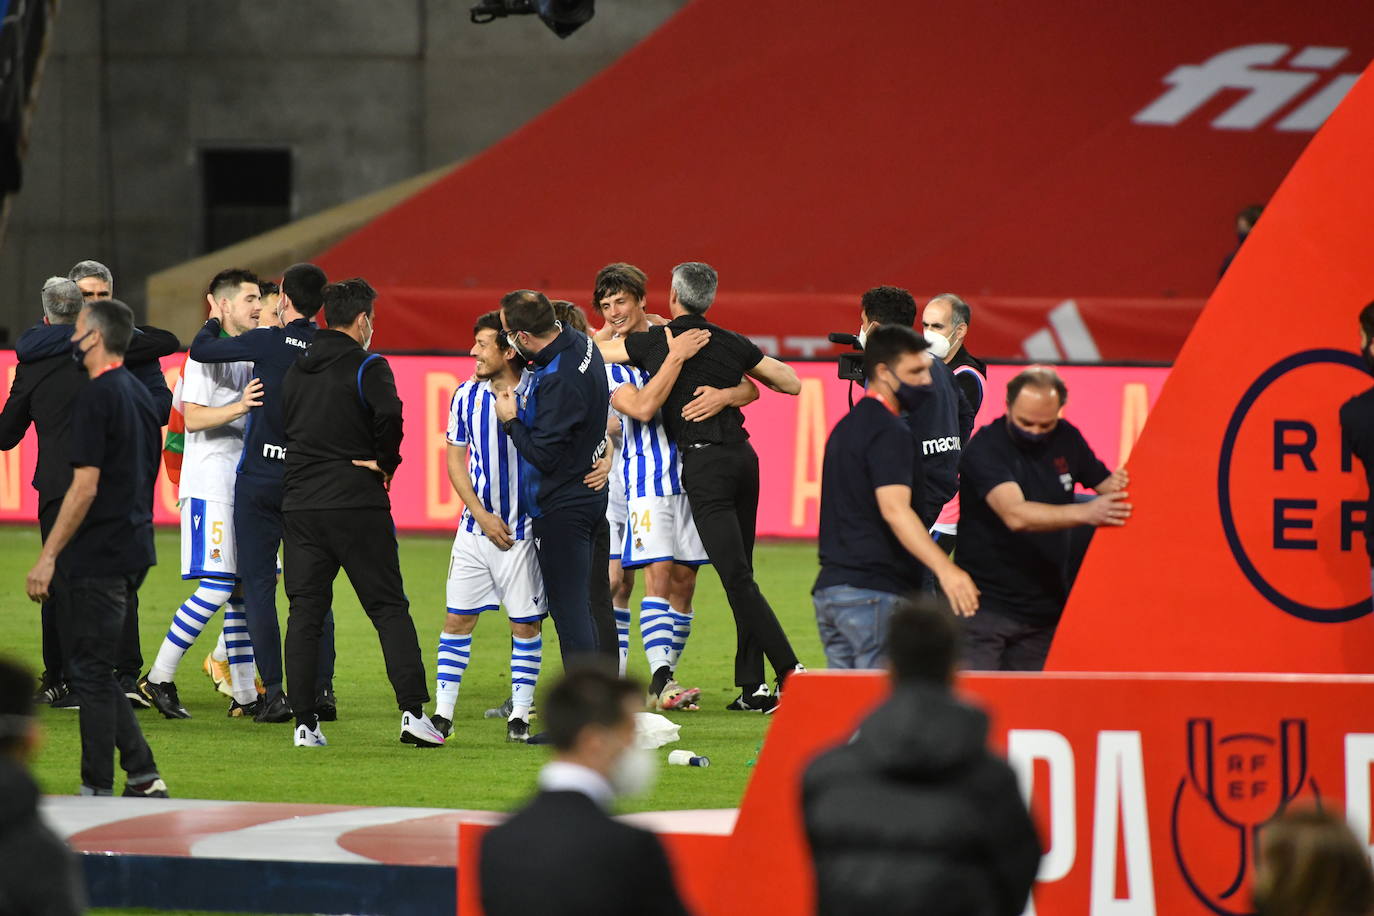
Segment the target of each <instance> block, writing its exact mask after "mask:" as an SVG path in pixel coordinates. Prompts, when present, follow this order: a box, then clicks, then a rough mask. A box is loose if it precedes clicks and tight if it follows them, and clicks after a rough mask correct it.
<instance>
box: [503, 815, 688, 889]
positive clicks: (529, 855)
mask: <svg viewBox="0 0 1374 916" xmlns="http://www.w3.org/2000/svg"><path fill="white" fill-rule="evenodd" d="M481 863H482V864H481V878H482V907H483V909H485V910H486V912H487V914H488V916H535V914H538V916H583V914H586V916H617V914H625V916H631V914H645V916H652V914H664V916H682V914H685V913H686V912H687V911H686V909H685V908H684V907H683V905H682V901H681V900H680V899H679V898H678V895H677V888H676V886H675V885H674V884H673V875H672V871H671V870H670V869H669V868H668V859H667V857H666V856H665V855H664V853H663V847H662V846H660V845H659V842H658V839H657V838H656V837H655V836H654V835H653V834H651V833H646V832H645V831H643V830H637V829H635V828H634V827H630V826H628V825H626V824H622V823H620V822H619V821H616V820H613V819H612V818H611V817H609V816H608V815H607V814H606V813H605V812H604V811H602V810H601V808H599V807H598V806H597V804H596V802H594V801H592V800H591V799H590V798H588V797H587V796H585V795H583V794H582V793H581V792H540V793H539V794H538V795H536V796H535V797H534V800H533V801H532V802H530V804H529V805H528V806H527V807H526V808H525V809H524V810H523V811H520V812H519V813H518V814H516V815H515V816H514V817H512V818H511V819H510V820H508V821H506V823H504V824H502V825H501V826H500V827H497V828H495V829H493V830H492V831H491V832H490V833H488V834H487V836H486V839H485V840H484V841H483V843H482V856H481Z"/></svg>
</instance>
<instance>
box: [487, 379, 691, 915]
mask: <svg viewBox="0 0 1374 916" xmlns="http://www.w3.org/2000/svg"><path fill="white" fill-rule="evenodd" d="M603 375H604V373H603ZM643 702H644V689H643V688H642V687H641V686H640V685H638V684H636V683H634V682H632V681H627V680H623V679H621V678H617V677H614V676H612V675H610V674H607V673H605V672H602V671H597V670H594V669H585V668H584V669H581V670H578V671H574V672H573V673H572V674H569V675H567V676H566V677H564V678H563V680H562V681H560V682H559V683H558V684H557V685H556V686H555V687H554V688H553V689H552V690H550V691H549V694H548V696H547V697H546V698H545V700H544V702H543V716H544V721H545V723H546V724H547V726H548V731H547V734H549V735H550V736H551V738H552V743H553V746H554V749H555V756H554V759H553V761H552V762H551V763H549V764H548V765H546V766H545V767H544V769H543V770H541V771H540V773H539V794H538V795H536V796H535V797H534V800H533V801H531V802H530V803H529V804H528V805H527V806H525V808H524V809H523V810H521V811H520V812H518V813H517V814H515V816H513V817H512V818H511V819H510V820H508V821H506V822H505V823H504V824H502V825H501V826H499V827H496V828H495V829H493V830H492V831H491V832H490V833H488V834H487V836H486V838H485V839H484V840H483V842H482V852H481V861H480V865H479V868H480V876H481V886H482V887H481V891H482V908H483V909H484V910H485V911H486V912H487V913H488V914H490V916H532V914H535V913H538V914H541V916H592V914H596V916H618V914H625V916H629V914H636V916H656V914H662V916H680V914H682V916H685V913H686V910H685V909H684V908H683V906H682V901H681V900H680V899H679V898H678V893H677V888H676V887H675V886H674V884H673V873H672V871H671V870H670V869H669V867H668V859H667V857H666V856H665V855H664V854H663V847H662V846H660V845H659V842H658V839H657V838H656V837H655V836H654V835H653V834H651V833H647V832H645V831H643V830H638V829H636V828H634V827H631V826H629V825H628V824H622V823H620V822H618V821H615V820H612V819H611V817H610V816H609V815H608V814H607V809H609V808H610V806H611V804H612V803H613V802H614V800H615V797H616V796H617V795H638V794H642V793H643V792H645V791H647V790H648V788H649V783H650V782H651V781H652V775H653V762H654V758H653V756H652V755H651V754H650V753H649V752H648V751H645V750H641V749H638V748H636V747H635V718H634V717H635V712H636V710H638V709H640V708H642V706H643ZM531 863H537V867H534V868H531V867H530V865H531Z"/></svg>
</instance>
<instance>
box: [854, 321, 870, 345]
mask: <svg viewBox="0 0 1374 916" xmlns="http://www.w3.org/2000/svg"><path fill="white" fill-rule="evenodd" d="M856 336H857V337H858V338H859V346H860V347H861V348H862V347H865V346H867V345H868V325H864V326H862V327H861V328H859V333H858V335H856Z"/></svg>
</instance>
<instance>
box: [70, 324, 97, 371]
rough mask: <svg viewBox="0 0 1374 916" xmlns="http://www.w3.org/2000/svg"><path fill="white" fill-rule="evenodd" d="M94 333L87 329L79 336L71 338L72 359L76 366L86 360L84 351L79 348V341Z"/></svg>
mask: <svg viewBox="0 0 1374 916" xmlns="http://www.w3.org/2000/svg"><path fill="white" fill-rule="evenodd" d="M94 333H95V332H94V331H87V332H86V333H85V334H82V335H81V336H80V337H77V338H74V339H73V340H72V361H73V362H75V363H76V364H77V365H78V366H80V365H84V364H85V362H86V351H85V350H83V349H81V341H83V340H85V339H86V338H87V337H90V336H91V335H92V334H94Z"/></svg>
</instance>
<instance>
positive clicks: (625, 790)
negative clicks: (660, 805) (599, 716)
mask: <svg viewBox="0 0 1374 916" xmlns="http://www.w3.org/2000/svg"><path fill="white" fill-rule="evenodd" d="M657 779H658V758H657V757H655V756H654V755H653V753H652V752H651V751H646V750H644V749H643V748H639V747H629V748H626V749H625V752H624V753H623V754H621V755H620V756H619V757H617V758H616V761H615V767H614V768H613V769H612V770H611V774H610V783H611V788H612V789H614V790H615V794H616V795H617V796H618V797H620V798H627V797H634V796H637V795H645V794H647V793H648V792H649V791H650V790H651V789H653V787H654V782H655V781H657Z"/></svg>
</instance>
